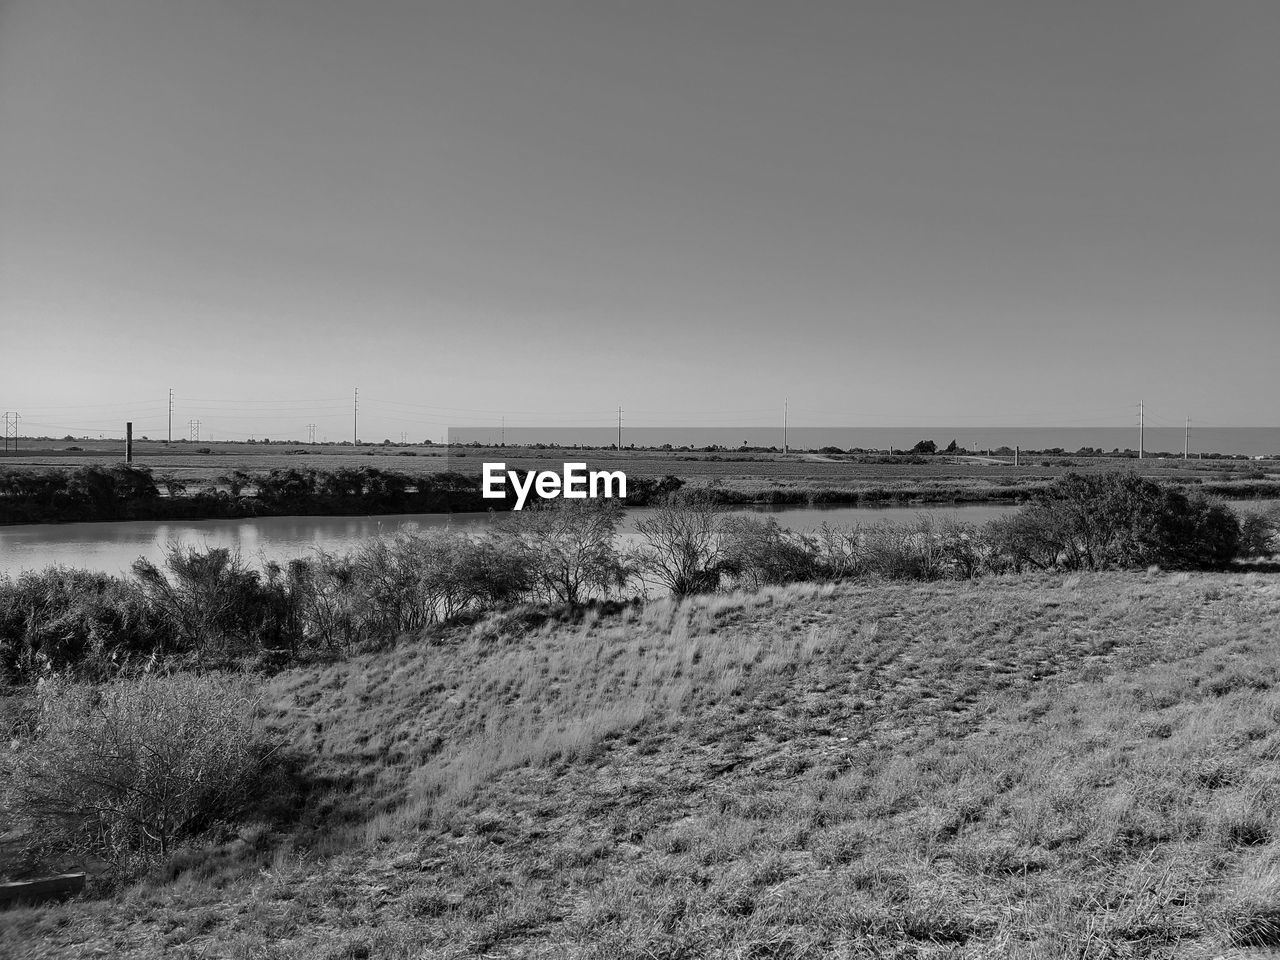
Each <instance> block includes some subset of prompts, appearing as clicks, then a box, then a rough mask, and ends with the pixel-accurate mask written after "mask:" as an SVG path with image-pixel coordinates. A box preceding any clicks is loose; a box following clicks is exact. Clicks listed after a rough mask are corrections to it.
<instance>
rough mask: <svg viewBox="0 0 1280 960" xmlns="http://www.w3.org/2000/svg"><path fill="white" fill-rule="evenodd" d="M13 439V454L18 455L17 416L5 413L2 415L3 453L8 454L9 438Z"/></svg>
mask: <svg viewBox="0 0 1280 960" xmlns="http://www.w3.org/2000/svg"><path fill="white" fill-rule="evenodd" d="M10 437H12V438H13V452H14V455H15V456H16V455H17V453H18V415H17V414H16V413H11V412H9V411H7V410H6V411H5V415H4V452H5V453H8V452H9V438H10Z"/></svg>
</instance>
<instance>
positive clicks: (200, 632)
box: [133, 543, 276, 660]
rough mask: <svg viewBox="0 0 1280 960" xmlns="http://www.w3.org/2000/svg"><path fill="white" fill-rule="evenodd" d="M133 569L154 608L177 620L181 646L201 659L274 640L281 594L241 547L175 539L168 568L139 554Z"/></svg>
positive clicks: (229, 654) (168, 554) (166, 562)
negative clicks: (277, 601)
mask: <svg viewBox="0 0 1280 960" xmlns="http://www.w3.org/2000/svg"><path fill="white" fill-rule="evenodd" d="M133 574H134V576H135V577H137V579H138V583H139V585H140V586H141V588H142V591H143V593H144V594H145V595H146V598H147V601H148V603H149V604H150V605H151V607H152V609H153V610H154V611H155V612H156V613H157V615H158V616H160V617H161V618H162V619H163V620H164V621H165V622H167V623H169V624H170V625H171V626H172V629H173V631H174V634H175V635H176V638H177V641H178V644H179V647H180V648H181V649H183V650H185V651H188V652H191V653H194V654H195V655H196V657H197V658H199V659H201V660H204V659H205V658H208V657H215V658H227V657H232V656H235V655H237V654H240V653H244V652H245V651H246V650H248V649H250V648H252V647H255V646H257V647H260V646H263V645H264V640H265V641H266V643H267V644H270V643H272V642H273V639H271V638H270V634H271V633H272V632H273V631H271V630H270V629H269V626H270V624H271V623H272V614H273V612H274V611H275V607H276V604H275V602H274V599H275V598H273V597H271V596H269V593H270V591H269V590H268V589H264V587H263V584H262V581H261V578H260V577H259V575H258V572H257V571H256V570H253V569H251V568H250V567H249V566H248V565H247V564H246V563H245V562H244V560H243V559H242V558H241V557H240V554H239V553H238V552H233V551H231V550H228V549H227V548H226V547H207V548H205V549H203V550H201V549H198V548H196V547H192V546H183V545H182V544H180V543H170V544H169V545H168V546H167V547H166V548H165V559H164V571H163V572H162V571H161V570H160V569H159V568H158V567H156V565H155V564H153V563H151V561H149V560H145V559H138V560H135V561H134V564H133Z"/></svg>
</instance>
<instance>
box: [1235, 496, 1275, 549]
mask: <svg viewBox="0 0 1280 960" xmlns="http://www.w3.org/2000/svg"><path fill="white" fill-rule="evenodd" d="M1277 540H1280V508H1275V507H1272V508H1271V509H1270V510H1268V511H1266V512H1264V513H1248V514H1246V515H1245V517H1244V519H1243V520H1241V521H1240V555H1241V556H1244V557H1269V556H1271V555H1272V554H1274V553H1276V551H1277V548H1280V543H1277Z"/></svg>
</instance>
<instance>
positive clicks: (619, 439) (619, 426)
mask: <svg viewBox="0 0 1280 960" xmlns="http://www.w3.org/2000/svg"><path fill="white" fill-rule="evenodd" d="M618 452H619V453H621V452H622V407H618Z"/></svg>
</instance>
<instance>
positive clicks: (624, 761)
mask: <svg viewBox="0 0 1280 960" xmlns="http://www.w3.org/2000/svg"><path fill="white" fill-rule="evenodd" d="M1277 635H1280V577H1277V576H1276V575H1271V574H1257V573H1237V574H1223V575H1187V574H1176V575H1168V574H1161V573H1147V574H1114V573H1113V574H1095V575H1087V576H1071V577H1066V578H1063V577H1061V576H1052V577H1051V576H1046V577H1041V578H1018V579H1014V578H1008V579H1006V578H992V579H986V580H980V581H975V582H968V583H941V584H907V585H899V584H867V585H857V586H837V587H833V586H826V587H816V586H806V587H792V588H786V589H779V590H775V591H772V592H765V593H761V594H756V595H728V596H726V595H721V596H714V597H709V598H704V599H698V600H694V601H689V602H685V603H683V604H676V603H673V602H670V601H664V602H657V603H653V604H650V605H649V606H647V607H645V608H642V609H639V608H634V609H629V610H627V611H624V612H623V613H621V614H618V615H615V616H610V617H590V618H588V619H587V620H586V621H585V622H579V623H564V624H557V623H554V622H544V623H539V622H536V621H530V620H529V619H528V618H527V617H520V616H516V615H511V614H508V615H505V616H494V617H492V618H490V619H488V620H485V621H482V622H480V623H478V624H475V625H473V626H471V627H468V628H459V629H458V630H457V632H454V633H450V634H442V635H440V636H437V637H435V638H434V642H406V643H403V644H402V645H400V646H399V647H397V648H396V649H394V650H391V651H388V652H382V653H378V654H369V655H364V656H360V657H356V658H354V659H352V660H349V661H346V662H341V663H336V664H332V665H328V666H320V667H312V668H298V669H292V670H289V671H287V672H284V673H282V674H280V675H278V676H276V677H275V678H274V679H272V680H270V681H269V683H268V685H267V687H266V692H265V702H266V704H267V710H268V714H269V722H270V724H271V725H272V726H273V728H274V729H275V730H276V731H277V733H278V735H279V736H280V737H281V738H283V740H284V742H285V743H286V744H287V751H286V752H285V753H284V754H282V755H281V765H282V766H290V765H292V766H293V767H294V768H296V769H297V770H298V771H299V773H298V776H299V778H300V781H301V783H302V784H303V785H304V787H305V792H304V793H302V794H301V795H299V796H297V797H295V798H294V799H293V801H292V803H293V807H292V809H291V810H290V811H289V812H288V813H287V815H278V816H277V817H276V818H275V819H272V818H269V817H266V816H264V817H263V818H262V819H261V821H260V822H256V823H244V824H240V825H238V827H237V830H236V831H235V832H230V833H229V834H228V836H227V840H226V842H225V843H224V844H222V845H221V846H218V847H216V848H214V849H212V850H202V851H193V852H189V853H186V854H183V855H180V856H179V857H178V858H177V859H176V860H175V861H174V863H173V864H172V865H171V866H170V867H169V868H168V869H167V870H165V871H161V874H160V875H159V876H158V877H157V878H156V879H153V880H151V881H148V882H146V883H143V884H140V885H136V886H130V887H127V888H124V889H121V890H118V891H116V892H114V893H104V892H102V891H101V890H99V891H95V892H93V893H92V894H91V895H90V896H88V897H87V898H86V899H84V900H83V901H80V902H70V903H66V904H60V905H50V906H45V907H41V908H23V909H13V910H8V911H5V912H3V913H0V944H3V945H4V948H5V949H6V950H8V951H10V955H14V956H24V957H33V958H34V957H96V956H113V957H125V958H153V957H155V958H158V957H162V956H163V957H192V958H195V957H209V956H218V957H237V958H240V957H243V958H249V957H267V956H270V957H280V958H312V957H326V958H339V957H371V958H383V957H394V958H401V957H403V958H409V957H513V958H514V957H525V958H527V957H548V958H550V957H557V958H560V957H566V958H587V957H591V958H623V960H626V958H636V960H639V958H653V957H689V958H694V957H698V958H701V957H790V958H795V957H814V958H818V957H884V956H895V957H960V956H964V957H1027V958H1067V957H1071V958H1095V957H1096V958H1103V957H1147V956H1171V955H1178V956H1199V955H1203V956H1212V955H1221V954H1223V953H1224V952H1226V951H1228V950H1229V949H1231V948H1235V947H1239V948H1243V947H1254V946H1273V945H1276V944H1280V765H1278V764H1277V758H1278V757H1280V646H1277V644H1276V642H1275V638H1276V637H1277ZM1175 948H1177V949H1179V950H1181V951H1184V952H1180V953H1177V954H1174V953H1173V951H1174V950H1175ZM1239 955H1242V956H1243V955H1244V954H1239Z"/></svg>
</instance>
